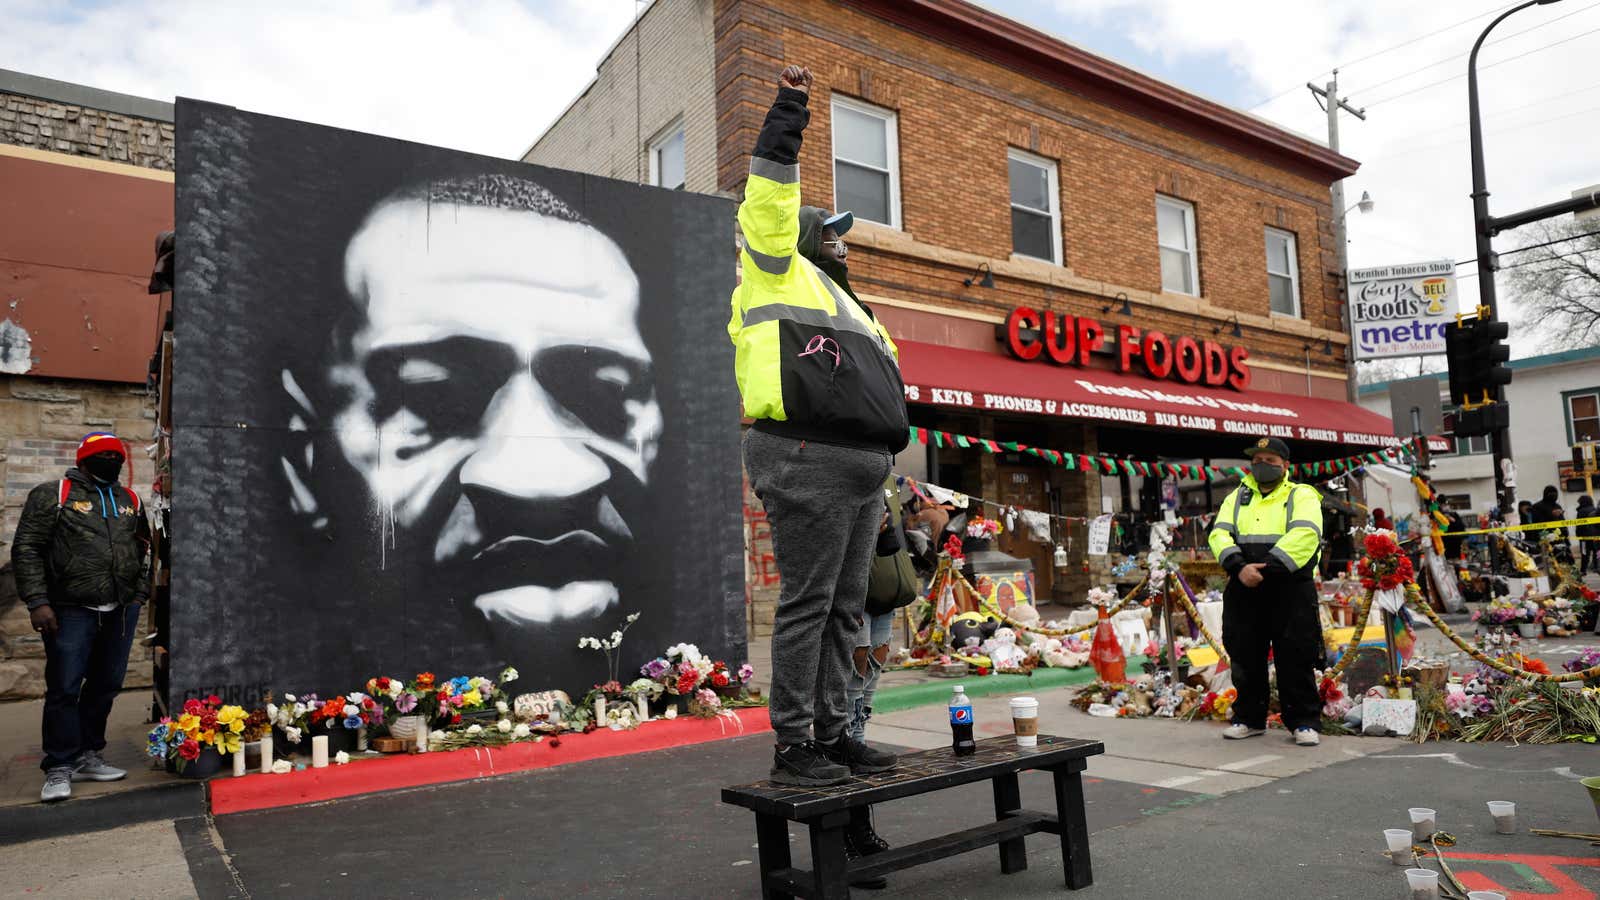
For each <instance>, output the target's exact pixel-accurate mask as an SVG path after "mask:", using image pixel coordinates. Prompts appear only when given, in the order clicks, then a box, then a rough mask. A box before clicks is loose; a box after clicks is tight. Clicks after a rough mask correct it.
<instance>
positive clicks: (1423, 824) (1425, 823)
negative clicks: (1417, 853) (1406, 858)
mask: <svg viewBox="0 0 1600 900" xmlns="http://www.w3.org/2000/svg"><path fill="white" fill-rule="evenodd" d="M1406 812H1408V813H1410V814H1411V836H1412V837H1413V838H1415V839H1416V841H1417V843H1419V844H1426V843H1427V842H1428V838H1429V837H1430V836H1432V834H1433V833H1434V832H1435V831H1438V830H1439V829H1438V821H1437V820H1436V819H1435V818H1434V817H1435V816H1437V815H1438V813H1436V812H1434V811H1433V810H1431V809H1429V808H1427V807H1426V806H1413V807H1411V808H1410V809H1408V810H1406Z"/></svg>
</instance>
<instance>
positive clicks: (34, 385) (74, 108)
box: [0, 70, 174, 700]
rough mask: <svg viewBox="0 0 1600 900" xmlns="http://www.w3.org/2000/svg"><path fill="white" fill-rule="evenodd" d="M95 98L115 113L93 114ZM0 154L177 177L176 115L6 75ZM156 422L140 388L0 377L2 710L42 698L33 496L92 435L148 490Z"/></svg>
mask: <svg viewBox="0 0 1600 900" xmlns="http://www.w3.org/2000/svg"><path fill="white" fill-rule="evenodd" d="M40 95H44V96H40ZM52 97H53V98H54V99H52ZM97 98H98V102H101V105H104V106H106V107H109V108H110V109H97V108H95V106H94V105H93V104H94V102H97ZM139 113H142V115H141V114H139ZM0 144H12V145H16V146H21V147H28V148H31V149H34V150H41V151H47V152H50V153H62V154H69V155H72V156H84V157H94V158H97V159H102V160H106V161H109V162H115V163H124V164H129V165H136V166H142V167H145V168H149V169H160V170H164V171H171V170H172V169H173V149H174V141H173V131H172V116H171V105H170V104H165V103H160V102H157V101H150V100H145V99H143V98H137V97H128V96H126V95H120V94H111V93H108V92H104V91H97V90H94V89H91V88H84V87H82V86H80V85H71V84H65V83H62V82H54V81H50V80H48V79H41V78H35V77H32V76H27V75H22V74H20V73H14V72H6V71H3V70H0ZM149 237H150V238H151V239H153V238H154V235H150V236H149ZM151 259H152V262H154V256H153V255H152V258H151ZM6 299H9V298H6ZM153 349H154V347H153V345H152V350H153ZM154 421H155V412H154V409H153V408H152V407H151V406H150V403H149V400H148V397H147V392H146V389H145V386H144V385H143V384H127V383H117V382H106V381H88V380H77V379H66V378H37V377H31V376H27V375H4V376H0V483H3V484H4V501H3V506H0V700H18V699H30V698H35V697H40V696H42V695H43V693H44V646H43V644H42V643H41V642H40V640H39V636H38V635H37V634H35V633H34V632H33V629H32V628H31V627H30V625H29V621H28V612H27V609H26V608H25V606H24V605H23V604H22V602H21V599H20V598H19V597H18V596H17V593H16V586H15V583H14V581H13V579H12V575H11V571H10V561H11V540H12V537H13V536H14V535H15V533H16V526H17V518H18V516H19V514H20V513H21V510H22V504H23V502H24V501H25V500H26V499H27V495H28V491H30V490H31V489H32V488H33V487H34V486H35V485H38V484H40V483H44V482H55V481H58V480H59V479H60V478H61V476H62V474H63V473H64V472H65V471H66V470H67V468H69V467H71V466H72V465H73V464H74V455H75V452H76V450H77V446H78V442H79V441H80V440H81V439H82V438H83V435H84V434H85V433H87V432H90V431H113V432H115V433H117V434H118V435H121V436H122V437H123V438H125V439H126V440H127V441H128V444H129V446H130V448H131V449H132V451H133V453H134V460H133V466H134V472H135V475H136V477H137V478H138V483H140V484H142V485H145V486H147V485H149V483H150V480H151V475H152V473H151V471H150V462H149V460H148V459H147V458H146V457H145V456H144V455H143V453H142V452H141V451H142V450H143V448H144V446H145V445H146V444H147V443H149V442H150V440H151V437H152V428H153V425H154ZM136 489H140V488H136ZM141 490H142V489H141ZM145 612H146V623H145V624H148V613H149V610H148V609H146V611H145ZM147 631H148V629H147V628H145V629H141V632H140V633H141V634H142V633H146V632H147ZM150 662H151V661H150V651H149V649H148V648H146V647H145V646H143V645H142V644H139V643H136V644H135V645H134V648H133V653H132V656H131V657H130V660H129V663H128V677H127V679H126V680H125V682H124V684H125V686H127V687H135V686H138V687H143V686H148V685H149V684H150V683H151V664H150Z"/></svg>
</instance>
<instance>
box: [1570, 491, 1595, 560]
mask: <svg viewBox="0 0 1600 900" xmlns="http://www.w3.org/2000/svg"><path fill="white" fill-rule="evenodd" d="M1597 513H1600V510H1596V508H1595V505H1594V498H1593V497H1591V496H1589V495H1588V494H1584V495H1583V496H1582V497H1579V498H1578V508H1577V510H1576V511H1575V513H1574V516H1575V518H1579V519H1589V518H1593V517H1594V516H1595V515H1596V514H1597ZM1574 530H1575V531H1576V532H1577V535H1578V575H1579V576H1580V577H1581V576H1583V575H1587V574H1589V572H1590V571H1592V570H1595V569H1596V565H1595V563H1596V560H1597V559H1600V541H1597V540H1595V538H1596V537H1600V525H1579V526H1578V527H1577V528H1576V529H1574Z"/></svg>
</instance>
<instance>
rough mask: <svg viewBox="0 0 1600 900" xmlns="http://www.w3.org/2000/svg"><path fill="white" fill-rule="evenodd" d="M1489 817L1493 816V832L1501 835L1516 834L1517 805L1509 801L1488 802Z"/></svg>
mask: <svg viewBox="0 0 1600 900" xmlns="http://www.w3.org/2000/svg"><path fill="white" fill-rule="evenodd" d="M1489 815H1491V816H1494V830H1495V831H1498V832H1500V833H1501V834H1516V833H1517V805H1516V804H1515V803H1512V802H1511V801H1510V800H1490V801H1489Z"/></svg>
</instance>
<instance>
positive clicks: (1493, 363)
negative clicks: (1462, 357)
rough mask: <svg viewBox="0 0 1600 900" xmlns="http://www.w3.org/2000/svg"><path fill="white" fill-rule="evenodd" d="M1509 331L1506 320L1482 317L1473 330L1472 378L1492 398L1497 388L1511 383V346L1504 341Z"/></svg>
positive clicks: (1476, 385)
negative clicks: (1508, 363)
mask: <svg viewBox="0 0 1600 900" xmlns="http://www.w3.org/2000/svg"><path fill="white" fill-rule="evenodd" d="M1509 332H1510V327H1509V326H1507V325H1506V323H1504V322H1485V321H1483V320H1482V319H1479V320H1478V325H1477V327H1476V328H1474V329H1473V330H1472V380H1473V382H1474V386H1475V387H1477V388H1479V389H1480V390H1484V391H1488V392H1489V396H1490V398H1491V399H1492V398H1493V397H1494V394H1495V392H1496V389H1497V388H1502V387H1505V386H1506V385H1508V384H1510V383H1511V369H1510V367H1509V366H1507V365H1506V362H1507V361H1508V360H1510V359H1511V347H1510V346H1508V345H1507V344H1505V343H1504V341H1505V339H1506V335H1507V334H1508V333H1509Z"/></svg>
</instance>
